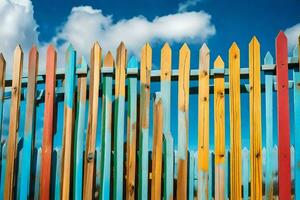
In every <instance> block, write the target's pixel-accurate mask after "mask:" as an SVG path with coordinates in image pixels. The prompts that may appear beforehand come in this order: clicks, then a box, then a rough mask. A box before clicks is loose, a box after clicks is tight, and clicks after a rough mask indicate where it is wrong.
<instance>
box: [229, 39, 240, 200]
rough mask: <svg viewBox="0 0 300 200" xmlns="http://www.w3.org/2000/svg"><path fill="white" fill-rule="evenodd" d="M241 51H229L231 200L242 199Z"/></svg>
mask: <svg viewBox="0 0 300 200" xmlns="http://www.w3.org/2000/svg"><path fill="white" fill-rule="evenodd" d="M240 98H241V97H240V50H239V48H238V46H237V44H236V43H233V44H232V46H231V47H230V49H229V107H230V158H231V159H230V199H235V200H239V199H241V198H242V193H241V191H242V185H241V181H242V149H241V102H240V101H241V99H240Z"/></svg>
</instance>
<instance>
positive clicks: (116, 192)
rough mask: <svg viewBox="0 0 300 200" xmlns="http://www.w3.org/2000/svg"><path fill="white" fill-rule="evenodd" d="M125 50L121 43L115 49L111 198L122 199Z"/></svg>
mask: <svg viewBox="0 0 300 200" xmlns="http://www.w3.org/2000/svg"><path fill="white" fill-rule="evenodd" d="M126 65H127V50H126V48H125V45H124V43H123V42H121V44H120V45H119V47H118V49H117V60H116V67H115V69H116V70H115V110H114V112H115V113H114V182H113V185H114V187H113V198H114V199H122V197H123V179H124V173H123V169H124V166H123V163H124V130H125V119H124V116H125V84H126V83H125V78H126Z"/></svg>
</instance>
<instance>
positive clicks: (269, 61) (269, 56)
mask: <svg viewBox="0 0 300 200" xmlns="http://www.w3.org/2000/svg"><path fill="white" fill-rule="evenodd" d="M273 62H274V59H273V56H272V54H271V53H270V52H269V51H268V52H267V53H266V56H265V58H264V63H265V64H273Z"/></svg>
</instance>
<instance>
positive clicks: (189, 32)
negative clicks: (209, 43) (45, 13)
mask: <svg viewBox="0 0 300 200" xmlns="http://www.w3.org/2000/svg"><path fill="white" fill-rule="evenodd" d="M215 32H216V30H215V27H214V25H213V24H212V23H211V16H210V15H209V14H207V13H206V12H204V11H200V12H185V13H177V14H170V15H166V16H161V17H156V18H155V19H153V20H152V21H149V20H148V19H147V18H145V17H143V16H137V17H133V18H131V19H126V20H125V19H124V20H120V21H117V22H115V23H114V22H113V19H112V16H105V15H103V13H102V11H101V10H95V9H93V8H92V7H90V6H82V7H76V8H73V9H72V11H71V14H70V16H69V17H68V20H67V21H66V23H65V24H64V25H63V26H62V27H61V28H60V29H59V32H58V34H57V36H56V37H55V38H54V40H53V41H54V42H55V43H58V44H61V43H63V45H62V46H63V47H64V48H65V45H66V44H67V43H68V42H70V43H72V44H73V45H74V48H75V49H77V50H78V51H79V52H81V53H82V54H84V55H87V54H88V53H89V51H90V48H91V46H92V44H93V43H94V42H95V41H96V40H97V41H99V42H100V44H101V46H102V47H103V48H104V50H108V49H110V50H113V51H114V50H115V49H116V47H117V45H118V44H119V43H120V42H121V41H124V42H125V44H126V46H127V48H128V49H129V50H130V51H131V52H133V53H135V54H138V53H139V51H140V48H141V47H142V45H144V44H145V43H146V42H152V43H155V42H157V41H160V40H163V41H169V42H174V41H175V42H179V41H188V42H200V41H203V40H205V39H207V38H208V37H210V36H212V35H214V34H215Z"/></svg>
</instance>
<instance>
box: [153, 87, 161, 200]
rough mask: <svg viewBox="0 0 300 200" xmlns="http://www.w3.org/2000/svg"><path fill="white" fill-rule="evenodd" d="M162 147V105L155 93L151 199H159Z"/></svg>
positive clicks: (159, 94) (159, 97) (159, 96)
mask: <svg viewBox="0 0 300 200" xmlns="http://www.w3.org/2000/svg"><path fill="white" fill-rule="evenodd" d="M162 146H163V105H162V99H161V93H159V92H156V93H155V99H154V105H153V146H152V149H153V150H152V181H151V199H152V200H159V199H161V185H162V184H161V179H162Z"/></svg>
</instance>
